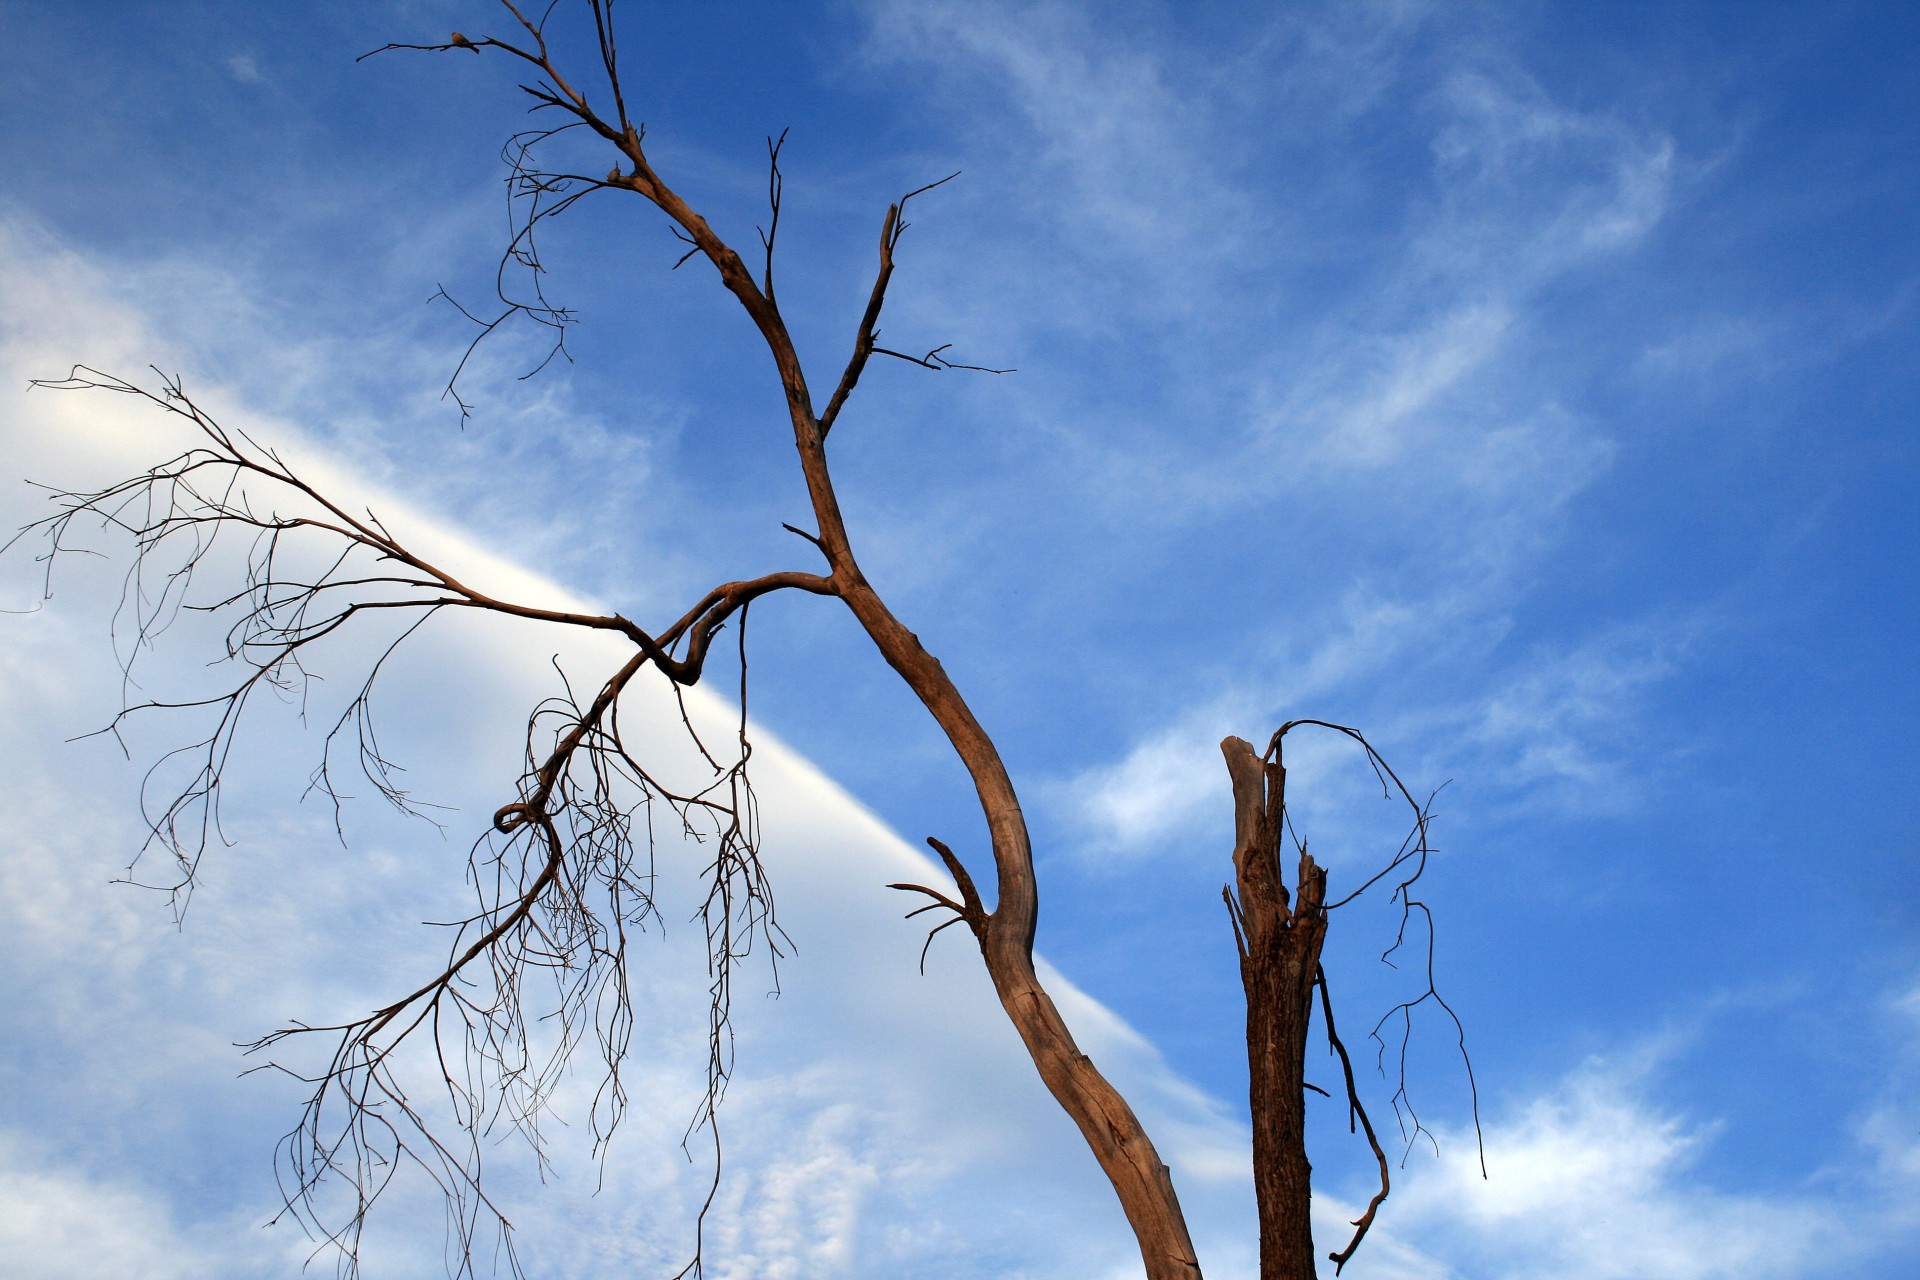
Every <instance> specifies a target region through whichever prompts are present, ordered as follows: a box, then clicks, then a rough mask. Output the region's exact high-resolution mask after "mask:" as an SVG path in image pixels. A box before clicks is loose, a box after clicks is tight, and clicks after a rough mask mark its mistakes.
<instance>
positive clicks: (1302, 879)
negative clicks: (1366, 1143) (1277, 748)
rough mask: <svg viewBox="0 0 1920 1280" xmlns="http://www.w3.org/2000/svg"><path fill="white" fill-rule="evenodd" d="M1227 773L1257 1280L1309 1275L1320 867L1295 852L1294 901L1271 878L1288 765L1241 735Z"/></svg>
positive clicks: (1230, 748)
mask: <svg viewBox="0 0 1920 1280" xmlns="http://www.w3.org/2000/svg"><path fill="white" fill-rule="evenodd" d="M1220 751H1221V754H1223V755H1224V756H1225V757H1226V761H1227V772H1228V773H1229V774H1230V775H1231V776H1232V778H1233V809H1234V848H1233V871H1234V881H1235V886H1236V888H1237V891H1238V894H1237V901H1236V895H1235V893H1234V892H1233V891H1231V890H1230V891H1229V892H1228V893H1227V907H1228V911H1229V913H1230V914H1231V916H1232V918H1233V924H1234V933H1235V940H1236V941H1237V942H1238V943H1239V946H1240V980H1241V983H1242V984H1243V985H1244V986H1245V987H1246V992H1247V1068H1248V1082H1247V1088H1248V1100H1249V1103H1250V1105H1251V1110H1252V1114H1253V1187H1254V1196H1255V1199H1256V1201H1257V1203H1258V1205H1259V1212H1260V1280H1314V1274H1315V1273H1314V1257H1313V1224H1312V1220H1311V1218H1310V1217H1309V1205H1310V1195H1309V1187H1308V1181H1309V1178H1310V1176H1311V1173H1312V1167H1311V1166H1310V1165H1309V1164H1308V1162H1307V1139H1306V1090H1305V1087H1304V1081H1305V1076H1306V1052H1307V1028H1308V1023H1309V1020H1310V1017H1311V1014H1312V1009H1313V984H1314V975H1315V974H1316V973H1318V972H1319V967H1320V946H1321V943H1322V942H1323V941H1324V939H1325V937H1326V931H1327V919H1326V913H1325V910H1324V903H1325V901H1326V887H1327V873H1326V871H1325V870H1323V869H1322V868H1321V867H1319V866H1317V865H1315V863H1314V861H1313V858H1312V856H1311V855H1309V854H1307V853H1306V852H1305V851H1304V850H1302V852H1301V854H1300V865H1299V873H1298V877H1297V881H1296V893H1295V894H1294V898H1295V901H1294V903H1293V905H1292V908H1291V910H1289V907H1288V893H1287V886H1286V884H1285V882H1284V881H1283V880H1282V878H1281V875H1280V846H1281V844H1282V841H1283V837H1284V828H1285V821H1284V813H1285V807H1286V786H1287V771H1286V770H1285V769H1284V768H1283V767H1281V766H1280V765H1279V764H1270V763H1267V762H1266V761H1264V760H1262V759H1261V757H1260V756H1259V755H1258V754H1257V753H1256V752H1255V751H1254V749H1253V747H1252V745H1251V744H1250V743H1248V742H1246V741H1245V740H1244V739H1241V738H1228V739H1227V740H1226V741H1224V742H1222V743H1221V744H1220Z"/></svg>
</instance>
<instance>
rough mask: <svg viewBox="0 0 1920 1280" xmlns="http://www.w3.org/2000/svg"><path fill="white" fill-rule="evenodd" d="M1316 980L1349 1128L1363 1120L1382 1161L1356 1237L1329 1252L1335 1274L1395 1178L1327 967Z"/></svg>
mask: <svg viewBox="0 0 1920 1280" xmlns="http://www.w3.org/2000/svg"><path fill="white" fill-rule="evenodd" d="M1314 981H1315V982H1316V983H1317V984H1319V987H1320V1011H1321V1013H1323V1014H1324V1015H1325V1017H1326V1022H1327V1045H1328V1047H1329V1048H1330V1049H1331V1050H1332V1051H1333V1052H1335V1053H1337V1054H1339V1055H1340V1070H1341V1073H1342V1074H1343V1075H1344V1076H1345V1078H1346V1082H1347V1132H1348V1133H1352V1132H1353V1125H1354V1121H1355V1120H1358V1121H1359V1122H1360V1125H1361V1127H1362V1128H1364V1129H1365V1130H1366V1134H1367V1145H1368V1146H1369V1147H1371V1148H1373V1158H1374V1159H1375V1160H1376V1161H1378V1162H1379V1166H1380V1190H1378V1191H1376V1192H1375V1193H1374V1195H1373V1199H1371V1200H1369V1201H1368V1202H1367V1208H1366V1212H1364V1213H1362V1214H1361V1215H1360V1216H1359V1217H1358V1218H1355V1219H1354V1220H1353V1228H1354V1231H1353V1238H1352V1239H1351V1240H1349V1241H1347V1247H1346V1248H1344V1249H1342V1250H1340V1251H1339V1252H1337V1253H1329V1254H1328V1255H1327V1257H1328V1258H1329V1259H1331V1260H1332V1262H1333V1274H1335V1275H1339V1274H1340V1272H1341V1270H1342V1269H1343V1268H1345V1267H1346V1265H1347V1262H1348V1260H1349V1259H1351V1258H1352V1257H1353V1254H1354V1250H1356V1249H1358V1248H1359V1247H1360V1242H1361V1241H1362V1240H1363V1239H1365V1238H1366V1235H1367V1229H1368V1228H1369V1227H1371V1226H1372V1225H1373V1216H1374V1214H1376V1213H1378V1212H1379V1211H1380V1205H1381V1203H1382V1202H1383V1201H1385V1200H1386V1198H1387V1192H1388V1190H1389V1189H1390V1188H1391V1187H1392V1185H1393V1179H1392V1175H1391V1173H1390V1172H1389V1170H1388V1166H1387V1153H1386V1152H1385V1151H1383V1150H1381V1147H1380V1139H1379V1138H1378V1137H1377V1136H1376V1135H1375V1134H1374V1132H1373V1121H1372V1120H1370V1119H1369V1118H1368V1117H1367V1108H1366V1107H1365V1105H1363V1104H1362V1103H1361V1101H1360V1090H1359V1087H1358V1086H1357V1085H1356V1084H1355V1083H1354V1079H1353V1060H1352V1059H1351V1058H1349V1057H1348V1056H1347V1046H1346V1045H1344V1044H1342V1043H1341V1041H1340V1033H1339V1032H1338V1031H1337V1030H1336V1029H1335V1028H1334V1025H1333V997H1332V996H1331V995H1329V994H1328V992H1327V971H1326V969H1325V968H1324V967H1323V968H1320V969H1318V970H1316V971H1315V973H1314Z"/></svg>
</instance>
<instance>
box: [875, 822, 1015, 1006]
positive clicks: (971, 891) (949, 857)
mask: <svg viewBox="0 0 1920 1280" xmlns="http://www.w3.org/2000/svg"><path fill="white" fill-rule="evenodd" d="M927 844H928V845H929V846H931V847H932V849H933V851H934V852H935V853H937V854H939V855H940V861H942V862H944V863H946V864H947V872H948V874H950V875H951V876H952V877H953V882H954V884H955V885H956V886H958V887H959V890H960V901H958V902H955V901H954V900H953V899H952V898H950V897H948V896H947V895H946V894H944V893H942V892H940V891H939V890H938V889H932V888H929V887H927V886H926V885H924V884H890V885H888V886H887V888H889V889H899V890H902V891H904V892H907V893H921V894H925V895H926V896H927V897H929V898H931V899H933V901H931V902H929V903H927V904H926V905H925V906H923V907H915V908H914V909H913V910H912V911H909V912H907V915H906V918H907V919H909V920H911V919H913V918H914V917H915V916H917V915H921V914H923V913H925V912H928V911H938V910H940V909H942V908H945V909H946V910H948V911H951V912H953V918H952V919H951V920H947V921H944V922H943V923H941V924H937V925H935V926H934V927H933V928H932V930H930V931H929V932H928V934H927V940H926V942H925V943H923V944H922V945H921V947H920V972H921V973H923V974H924V973H925V972H926V971H927V951H928V950H929V949H930V948H931V947H932V946H933V940H934V938H935V937H936V936H937V935H938V934H939V933H940V931H941V930H943V929H950V928H952V927H953V926H954V925H956V924H960V923H962V922H964V923H965V924H966V926H967V927H968V928H969V929H971V930H973V936H974V937H975V938H976V939H978V940H979V941H981V942H982V943H984V942H985V941H986V937H987V930H988V928H989V926H990V924H991V921H992V916H991V913H989V912H988V911H987V909H986V907H985V906H984V905H982V903H981V901H980V891H979V890H978V889H977V888H975V887H974V883H973V877H972V876H971V875H969V874H968V873H967V868H966V864H964V863H962V862H961V861H960V859H959V858H958V857H956V856H955V855H954V852H953V850H952V849H950V848H948V847H947V846H946V845H945V844H943V843H942V842H941V841H939V840H936V839H934V837H932V836H928V837H927Z"/></svg>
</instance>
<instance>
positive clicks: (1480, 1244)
mask: <svg viewBox="0 0 1920 1280" xmlns="http://www.w3.org/2000/svg"><path fill="white" fill-rule="evenodd" d="M1644 1071H1645V1064H1644V1063H1634V1062H1629V1063H1624V1064H1622V1063H1609V1062H1606V1061H1597V1060H1596V1061H1593V1062H1589V1063H1588V1064H1586V1065H1585V1066H1584V1067H1582V1068H1581V1069H1579V1070H1578V1071H1576V1072H1574V1073H1573V1074H1572V1075H1570V1076H1569V1077H1567V1078H1566V1079H1565V1080H1564V1081H1562V1082H1561V1083H1560V1084H1559V1086H1558V1087H1556V1088H1555V1089H1553V1090H1552V1091H1551V1092H1549V1093H1547V1094H1546V1095H1544V1096H1542V1097H1538V1098H1535V1099H1533V1100H1531V1101H1528V1102H1525V1103H1522V1104H1520V1105H1519V1106H1518V1107H1517V1108H1516V1109H1515V1110H1514V1112H1513V1113H1512V1114H1510V1115H1509V1116H1507V1117H1505V1118H1503V1119H1501V1120H1499V1121H1496V1122H1494V1123H1491V1124H1489V1125H1488V1128H1487V1135H1486V1136H1487V1168H1488V1172H1489V1177H1488V1179H1487V1180H1485V1181H1482V1180H1481V1178H1480V1172H1479V1166H1478V1164H1477V1162H1476V1161H1475V1158H1474V1155H1473V1150H1474V1147H1473V1139H1472V1135H1471V1134H1462V1133H1457V1132H1456V1133H1447V1134H1444V1135H1443V1136H1442V1139H1441V1148H1442V1152H1443V1155H1442V1157H1441V1159H1440V1161H1439V1162H1438V1170H1437V1172H1436V1173H1434V1174H1432V1175H1430V1176H1424V1177H1420V1178H1415V1179H1410V1180H1409V1183H1410V1185H1409V1186H1408V1188H1407V1190H1406V1192H1405V1194H1404V1196H1403V1197H1401V1198H1400V1203H1399V1204H1398V1206H1397V1208H1398V1210H1399V1216H1398V1217H1396V1218H1395V1220H1394V1222H1395V1230H1396V1231H1397V1232H1399V1233H1402V1234H1412V1235H1414V1236H1417V1237H1418V1238H1421V1239H1422V1240H1423V1241H1426V1242H1427V1247H1428V1248H1429V1250H1430V1251H1437V1252H1438V1253H1439V1254H1440V1255H1441V1256H1445V1257H1450V1258H1454V1259H1457V1260H1458V1261H1459V1262H1460V1263H1461V1264H1464V1265H1466V1266H1469V1267H1471V1268H1472V1270H1471V1271H1470V1272H1468V1274H1474V1275H1479V1276H1485V1277H1488V1278H1489V1280H1491V1278H1493V1277H1501V1276H1511V1277H1515V1278H1516V1280H1517V1278H1518V1277H1522V1276H1552V1277H1555V1278H1556V1280H1629V1278H1632V1280H1665V1278H1667V1277H1671V1278H1672V1280H1713V1278H1716V1277H1729V1278H1731V1277H1755V1278H1756V1280H1758V1278H1760V1277H1769V1276H1779V1277H1789V1276H1801V1275H1805V1274H1807V1272H1808V1270H1809V1267H1810V1265H1811V1264H1813V1263H1814V1262H1816V1261H1818V1260H1821V1259H1822V1258H1823V1257H1824V1256H1825V1255H1827V1254H1828V1253H1829V1252H1830V1251H1833V1250H1834V1248H1835V1243H1836V1240H1837V1239H1838V1238H1839V1237H1840V1236H1841V1235H1842V1233H1843V1231H1844V1227H1843V1225H1842V1224H1843V1214H1842V1210H1841V1206H1840V1205H1838V1204H1836V1203H1834V1202H1832V1201H1830V1200H1827V1199H1826V1198H1825V1197H1823V1196H1820V1195H1817V1194H1814V1195H1808V1194H1804V1193H1802V1194H1792V1193H1787V1194H1766V1193H1758V1192H1740V1191H1732V1190H1719V1189H1715V1188H1713V1187H1712V1186H1710V1185H1706V1184H1704V1182H1703V1180H1701V1179H1700V1178H1698V1177H1697V1176H1696V1174H1695V1171H1694V1169H1693V1162H1694V1160H1695V1159H1696V1157H1697V1156H1698V1154H1699V1152H1700V1150H1701V1148H1702V1147H1703V1146H1705V1145H1706V1144H1708V1143H1711V1142H1712V1141H1713V1140H1714V1131H1713V1128H1712V1126H1710V1125H1700V1124H1689V1123H1688V1122H1686V1121H1685V1120H1684V1119H1682V1118H1680V1117H1677V1116H1673V1115H1669V1114H1665V1113H1663V1112H1662V1111H1661V1110H1660V1109H1659V1108H1658V1107H1657V1106H1656V1105H1654V1104H1652V1103H1650V1102H1649V1101H1648V1099H1647V1097H1646V1095H1645V1089H1644V1081H1643V1079H1642V1076H1643V1073H1644Z"/></svg>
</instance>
